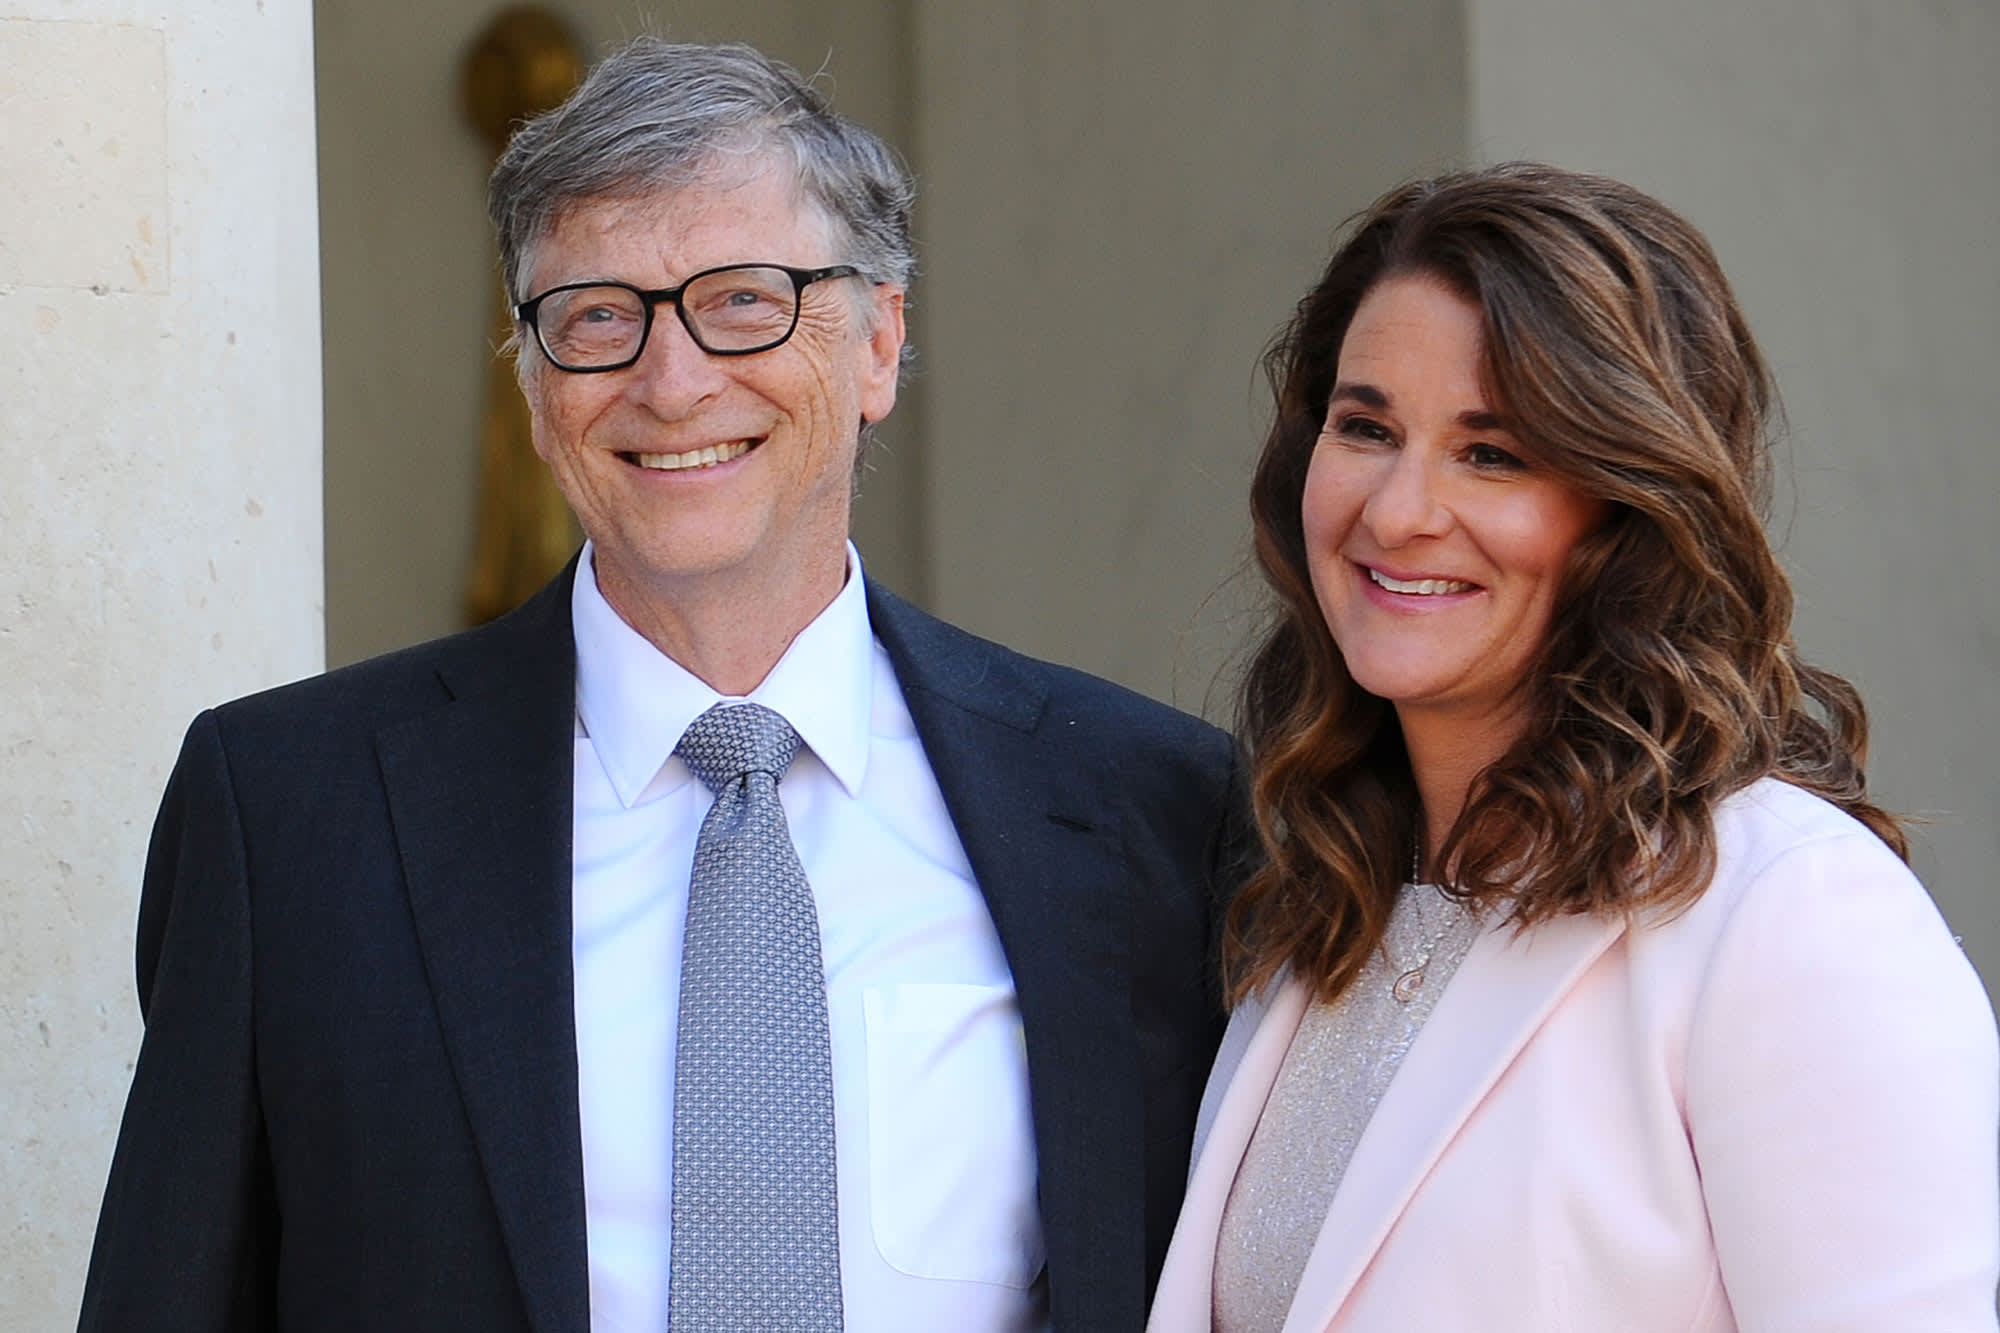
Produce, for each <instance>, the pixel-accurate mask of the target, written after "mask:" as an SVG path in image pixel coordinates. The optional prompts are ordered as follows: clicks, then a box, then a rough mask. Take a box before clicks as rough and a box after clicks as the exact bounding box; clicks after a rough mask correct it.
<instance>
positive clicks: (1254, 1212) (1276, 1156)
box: [1214, 884, 1479, 1333]
mask: <svg viewBox="0 0 2000 1333" xmlns="http://www.w3.org/2000/svg"><path fill="white" fill-rule="evenodd" d="M1478 934H1479V921H1478V918H1477V917H1475V916H1474V915H1473V914H1472V913H1471V912H1470V911H1468V910H1467V909H1466V908H1465V907H1464V906H1463V905H1462V904H1460V903H1458V902H1456V901H1454V900H1453V899H1450V898H1447V897H1445V895H1444V894H1443V893H1442V892H1441V891H1440V890H1439V889H1438V887H1437V886H1436V885H1434V884H1416V885H1404V886H1403V892H1402V894H1401V896H1400V897H1398V898H1397V900H1396V906H1395V910H1394V911H1392V912H1391V913H1390V915H1389V928H1388V931H1387V933H1386V934H1385V935H1384V937H1383V941H1382V946H1383V947H1382V948H1381V949H1380V950H1379V951H1377V953H1376V954H1375V956H1374V957H1372V958H1370V959H1369V960H1368V962H1367V964H1366V965H1365V966H1363V968H1362V969H1361V973H1360V975H1359V976H1357V977H1356V978H1355V980H1354V984H1353V985H1351V986H1349V987H1348V988H1347V990H1346V991H1345V992H1343V993H1342V995H1341V996H1340V998H1339V999H1338V1000H1336V1001H1334V1002H1333V1003H1332V1004H1319V1003H1315V1004H1313V1005H1312V1006H1311V1007H1309V1008H1308V1009H1307V1010H1306V1013H1305V1017H1304V1018H1303V1019H1302V1020H1301V1021H1300V1023H1299V1030H1298V1032H1297V1033H1296V1034H1295V1035H1294V1036H1293V1037H1292V1044H1291V1047H1290V1048H1289V1049H1288V1050H1287V1051H1286V1052H1285V1062H1284V1064H1283V1065H1282V1066H1281V1067H1280V1069H1279V1071H1278V1081H1277V1083H1276V1084H1275V1085H1274V1086H1273V1087H1272V1089H1271V1096H1270V1099H1269V1100H1268V1101H1266V1102H1265V1104H1264V1114H1263V1116H1262V1117H1261V1118H1260V1119H1259V1120H1258V1122H1257V1129H1256V1132H1255V1133H1254V1134H1253V1135H1252V1136H1251V1139H1250V1147H1249V1149H1248V1150H1247V1151H1246V1152H1245V1153H1244V1155H1243V1164H1242V1166H1241V1167H1239V1168H1238V1169H1237V1172H1236V1183H1235V1184H1234V1185H1233V1186H1232V1187H1231V1188H1230V1191H1229V1200H1228V1202H1227V1203H1226V1204H1225V1205H1224V1207H1223V1212H1222V1233H1221V1236H1220V1239H1219V1243H1218V1244H1217V1247H1216V1252H1215V1308H1214V1319H1215V1333H1278V1331H1279V1330H1280V1329H1282V1328H1283V1327H1284V1323H1285V1316H1286V1313H1287V1312H1288V1311H1289V1310H1290V1308H1291V1304H1292V1296H1293V1293H1294V1292H1296V1291H1297V1290H1298V1285H1299V1278H1300V1276H1301V1275H1302V1274H1303V1273H1304V1272H1305V1267H1306V1259H1307V1258H1308V1257H1309V1256H1310V1255H1311V1253H1312V1247H1313V1242H1314V1241H1316V1240H1317V1239H1318V1238H1319V1231H1320V1225H1321V1224H1322V1223H1323V1222H1325V1220H1326V1213H1327V1209H1328V1207H1329V1206H1330V1205H1331V1204H1332V1203H1333V1196H1334V1192H1335V1191H1336V1190H1338V1189H1339V1188H1340V1181H1341V1177H1342V1176H1344V1175H1346V1174H1347V1163H1348V1161H1349V1159H1350V1158H1352V1157H1353V1156H1354V1145H1355V1144H1356V1143H1358V1142H1360V1140H1361V1132H1362V1131H1363V1130H1364V1129H1366V1128H1367V1127H1368V1121H1369V1118H1370V1117H1371V1116H1373V1115H1374V1114H1375V1107H1376V1105H1377V1104H1378V1103H1379V1102H1380V1101H1381V1100H1382V1094H1383V1092H1385V1091H1386V1090H1387V1089H1388V1087H1389V1081H1390V1080H1391V1079H1392V1078H1394V1077H1395V1075H1396V1070H1397V1069H1398V1067H1400V1066H1401V1065H1402V1063H1403V1056H1404V1055H1405V1054H1406V1053H1407V1052H1408V1051H1409V1049H1410V1043H1411V1042H1413V1041H1415V1040H1416V1037H1417V1033H1418V1032H1419V1031H1421V1030H1422V1028H1423V1026H1424V1023H1425V1021H1426V1020H1427V1019H1429V1018H1430V1015H1431V1010H1432V1009H1433V1008H1434V1007H1435V1006H1436V1005H1437V999H1438V996H1439V995H1440V994H1442V993H1443V991H1444V988H1445V984H1446V983H1447V982H1449V981H1450V980H1451V977H1452V974H1453V973H1454V972H1456V971H1457V970H1458V965H1459V963H1460V962H1461V961H1463V960H1464V958H1465V955H1466V951H1467V950H1469V949H1470V948H1471V947H1472V941H1473V939H1474V938H1475V937H1476V936H1477V935H1478Z"/></svg>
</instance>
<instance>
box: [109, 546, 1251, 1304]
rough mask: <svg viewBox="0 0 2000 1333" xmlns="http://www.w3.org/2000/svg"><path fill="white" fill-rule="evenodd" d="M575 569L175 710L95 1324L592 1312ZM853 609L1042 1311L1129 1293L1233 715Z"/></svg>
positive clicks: (1209, 988) (1170, 1126)
mask: <svg viewBox="0 0 2000 1333" xmlns="http://www.w3.org/2000/svg"><path fill="white" fill-rule="evenodd" d="M574 570H575V565H574V564H572V566H571V569H570V571H569V572H568V573H566V574H565V575H564V577H562V578H560V579H558V580H557V581H556V582H555V583H554V584H551V585H550V587H549V588H547V589H545V590H544V591H543V592H542V593H541V594H539V595H538V596H537V597H536V598H535V599H534V600H533V601H531V602H529V603H528V604H527V605H526V606H524V607H523V608H521V609H520V610H519V611H516V612H514V613H513V614H512V615H510V616H507V617H505V618H503V619H501V620H499V621H496V622H494V623H493V624H491V625H489V626H486V627H484V628H482V629H478V630H473V631H471V632H469V633H466V634H461V635H458V636H456V637H453V638H449V639H445V640H442V641H440V642H437V643H433V644H428V645H424V646H422V647H418V648H413V649H409V650H407V651H404V652H400V653H396V654H392V655H390V656H388V657H384V658H379V659H376V660H374V661H372V662H366V663H362V664H360V665H357V666H354V667H350V668H346V669H343V670H339V671H335V672H332V673H329V674H327V675H325V676H321V677H318V678H316V679H313V680H309V681H304V682H301V683H299V684H295V685H290V686H286V687H284V688H282V689H277V690H273V691H270V692H268V693H265V694H260V695H256V696H253V697H251V698H247V699H242V700H239V701H237V702H235V703H232V704H229V705H226V706H224V707H222V708H219V709H216V710H214V711H212V712H209V713H205V714H203V715H202V716H201V717H200V718H198V719H196V721H195V723H194V725H193V726H192V727H191V728H190V730H189V732H188V736H187V740H186V742H185V745H184V747H183V749H182V751H181V756H180V761H179V763H178V765H177V766H176V768H175V770H174V774H173V777H172V779H171V781H170V782H169V784H168V787H167V792H166V797H165V800H164V802H163V804H162V807H161V810H160V815H159V820H158V823H157V825H156V826H155V828H154V832H153V841H152V846H151V850H150V855H149V859H148V863H147V868H146V877H145V888H144V896H143V900H142V903H141V907H140V912H139V933H138V939H139V943H138V971H139V996H140V1005H141V1008H142V1010H143V1011H144V1013H145V1016H146V1036H145V1041H144V1045H143V1047H142V1049H141V1052H140V1056H139V1061H138V1066H137V1069H136V1072H135V1074H134V1077H133V1082H132V1090H131V1095H130V1100H129V1102H128V1104H127V1107H126V1111H125V1121H124V1126H123V1128H122V1130H121V1132H120V1135H119V1140H118V1148H117V1154H116V1157H115V1160H114V1161H113V1163H112V1169H111V1178H110V1183H109V1186H108V1187H107V1190H106V1194H105V1199H104V1208H103V1213H102V1215H101V1217H100V1219H99V1222H98V1229H97V1241H96V1248H95V1251H94V1253H93V1254H92V1257H91V1264H90V1276H89V1280H88V1283H87V1287H86V1291H85V1296H84V1304H83V1315H82V1327H83V1328H84V1329H86V1330H99V1329H103V1330H121V1331H123V1330H141V1329H143V1330H153V1329H160V1330H179V1329H189V1330H194V1329H199V1330H219V1329H251V1328H256V1329H263V1328H272V1327H282V1328H284V1329H286V1330H322V1329H323V1330H328V1331H329V1333H336V1331H337V1333H360V1331H361V1330H398V1331H399V1333H400V1331H407V1333H436V1331H438V1330H457V1329H465V1330H478V1331H479V1333H500V1331H501V1330H513V1329H533V1330H536V1331H537V1333H586V1330H587V1329H588V1327H589V1315H588V1301H589V1297H588V1277H587V1270H586V1257H585V1239H584V1197H583V1166H582V1157H581V1148H580V1140H579V1130H578V1113H577V1076H576V1041H575V1028H574V1013H573V1009H572V995H571V966H570V959H571V953H570V843H571V791H572V777H571V756H572V747H573V728H574V714H575V693H576V691H575V647H574V641H573V639H572V636H571V631H570V616H569V608H570V579H571V577H573V575H574ZM869 612H870V616H871V618H872V621H873V624H874V628H875V632H876V635H877V637H879V638H880V639H881V641H882V643H883V645H884V647H885V648H886V649H887V650H888V652H889V655H890V657H891V659H892V660H893V662H894V664H895V669H896V674H897V677H898V679H899V680H900V681H901V682H902V686H903V692H904V694H905V696H906V697H907V699H908V702H909V707H910V712H911V714H912V716H913V717H914V718H915V720H916V725H917V730H918V733H919V734H920V735H921V737H922V739H923V743H924V748H925V751H926V753H927V754H928V756H929V758H930V762H931V766H932V768H933V769H934V770H935V772H936V774H937V780H938V785H939V786H940V787H941V788H942V789H943V791H944V796H945V800H946V803H947V805H948V806H949V808H950V811H951V816H952V819H953V822H954V823H955V824H956V825H957V828H958V834H959V837H960V840H961V841H962V842H963V844H964V846H965V851H966V855H967V856H968V857H969V858H970V859H971V863H972V866H973V870H974V872H975V874H976V875H977V876H978V880H979V884H980V887H981V889H982V890H983V891H984V893H985V896H986V901H987V903H988V905H989V907H990V909H991V911H992V913H993V920H994V923H995V925H997V926H998V928H999V932H1000V938H1001V941H1002V943H1003V944H1004V946H1005V949H1006V953H1007V959H1008V963H1009V965H1010V966H1011V967H1012V969H1013V973H1014V980H1015V984H1016V987H1017V989H1018V992H1019V996H1020V1006H1021V1019H1022V1024H1023V1027H1024V1029H1025V1033H1026V1040H1027V1052H1028V1078H1029V1083H1030V1090H1031V1098H1032V1105H1033V1108H1034V1120H1035V1146H1036V1149H1037V1152H1038V1154H1039V1163H1040V1198H1041V1208H1042V1220H1043V1226H1044V1229H1045V1232H1046V1240H1047V1247H1048V1265H1049V1267H1048V1274H1049V1284H1050V1295H1051V1302H1052V1310H1053V1315H1054V1319H1055V1323H1056V1326H1057V1328H1059V1329H1062V1330H1073V1331H1074V1333H1107V1331H1108V1330H1118V1329H1137V1328H1139V1327H1140V1325H1141V1323H1142V1322H1143V1320H1144V1311H1145V1304H1146V1301H1147V1299H1148V1296H1149V1294H1150V1291H1151V1288H1152V1284H1153V1282H1154V1281H1155V1280H1156V1279H1157V1277H1158V1274H1159V1270H1160V1265H1161V1262H1162V1260H1163V1259H1164V1257H1165V1253H1166V1246H1167V1240H1168V1237H1169V1235H1170V1233H1171V1231H1172V1228H1173V1224H1174V1217H1175V1213H1176V1210H1177V1208H1178V1206H1179V1203H1180V1198H1181V1193H1182V1187H1183V1185H1184V1182H1185V1177H1186V1171H1187V1163H1188V1148H1189V1140H1190V1137H1191V1134H1192V1130H1193V1124H1194V1116H1195V1109H1196V1104H1197V1102H1198V1100H1199V1098H1200V1095H1201V1089H1202V1083H1203V1080H1204V1078H1205V1076H1206V1075H1207V1072H1208V1067H1209V1060H1210V1057H1211V1055H1212V1054H1213V1052H1214V1049H1215V1045H1216V1041H1217V1039H1218V1037H1219V1035H1220V1029H1221V1022H1222V1013H1221V1007H1220V1004H1219V1002H1218V997H1217V993H1216V988H1215V986H1214V984H1213V982H1212V980H1211V973H1212V965H1211V964H1212V952H1213V951H1212V948H1211V930H1212V923H1213V921H1214V920H1215V908H1216V905H1217V903H1218V900H1219V897H1220V895H1221V894H1222V893H1223V892H1224V891H1225V890H1226V889H1227V887H1228V884H1227V879H1228V877H1229V875H1230V867H1231V865H1232V864H1233V861H1234V857H1235V851H1236V840H1237V838H1238V837H1239V835H1240V833H1241V830H1242V828H1243V823H1242V821H1241V820H1240V819H1239V818H1238V816H1237V809H1238V805H1237V801H1238V796H1239V792H1238V790H1237V785H1236V782H1235V773H1236V769H1235V764H1234V761H1233V751H1232V748H1231V746H1230V743H1229V741H1228V740H1227V738H1226V737H1224V736H1223V735H1222V734H1221V733H1220V732H1218V731H1216V730H1215V729H1214V728H1212V727H1209V726H1207V725H1205V724H1203V723H1201V722H1198V721H1196V720H1194V719H1192V718H1189V717H1186V716H1184V715H1182V714H1179V713H1176V712H1174V711H1173V710H1171V709H1168V708H1166V707H1163V706H1161V705H1159V704H1156V703H1152V702H1150V701H1147V700H1145V699H1142V698H1140V697H1138V696H1137V695H1134V694H1131V693H1129V692H1127V691H1124V690H1121V689H1119V688H1117V687H1115V686H1112V685H1108V684H1106V683H1104V682H1102V681H1099V680H1095V679H1092V678H1090V677H1088V676H1084V675H1082V674H1079V673H1077V672H1074V671H1070V670H1066V669H1064V668H1060V667H1054V666H1050V665H1047V664H1044V663H1039V662H1034V661H1031V660H1029V659H1027V658H1023V657H1020V656H1018V655H1016V654H1014V653H1010V652H1008V651H1006V650H1004V649H1001V648H999V647H996V646H995V645H993V644H990V643H986V642H984V641H982V640H979V639H976V638H973V637H972V636H970V635H967V634H965V633H963V632H961V631H959V630H955V629H953V628H951V627H949V626H947V625H945V624H942V623H941V622H939V621H936V620H933V619H932V618H930V617H928V616H926V615H924V614H923V613H921V612H919V611H917V610H915V609H914V608H912V607H910V606H908V605H907V604H905V603H903V602H901V601H899V600H897V599H896V598H895V597H894V596H892V595H890V594H888V593H887V592H885V591H883V590H881V589H880V588H877V587H873V586H871V587H870V589H869ZM856 1333H864V1331H862V1330H857V1331H856Z"/></svg>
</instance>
